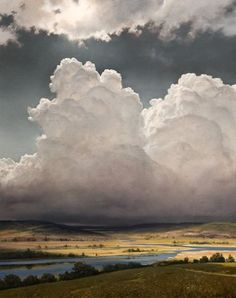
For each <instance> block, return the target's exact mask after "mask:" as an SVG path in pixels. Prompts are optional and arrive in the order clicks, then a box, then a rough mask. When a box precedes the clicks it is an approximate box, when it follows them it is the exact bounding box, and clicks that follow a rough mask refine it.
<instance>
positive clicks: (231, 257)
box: [226, 255, 235, 263]
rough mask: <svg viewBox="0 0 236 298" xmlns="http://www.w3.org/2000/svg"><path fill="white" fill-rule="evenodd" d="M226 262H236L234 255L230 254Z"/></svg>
mask: <svg viewBox="0 0 236 298" xmlns="http://www.w3.org/2000/svg"><path fill="white" fill-rule="evenodd" d="M226 262H228V263H234V262H235V259H234V257H233V256H231V255H229V256H228V258H227V259H226Z"/></svg>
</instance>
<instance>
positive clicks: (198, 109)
mask: <svg viewBox="0 0 236 298" xmlns="http://www.w3.org/2000/svg"><path fill="white" fill-rule="evenodd" d="M151 105H152V106H151V107H150V108H149V109H147V110H144V111H143V115H144V119H145V134H146V139H147V143H146V146H145V150H146V152H147V154H148V155H149V156H150V157H151V158H152V159H153V160H154V161H157V162H159V163H160V164H163V165H165V166H167V167H169V168H170V169H172V170H173V171H174V172H175V173H176V175H178V176H179V178H180V179H181V180H182V182H183V183H184V184H185V185H188V186H190V188H191V192H192V195H191V194H190V195H189V196H188V198H186V199H187V200H190V201H191V203H192V204H193V205H192V206H196V208H197V210H201V208H205V207H206V205H207V207H209V208H212V210H214V208H215V209H217V208H216V204H220V205H222V206H223V207H222V209H221V210H218V211H220V212H221V211H222V210H223V209H224V208H225V207H226V206H227V204H229V200H230V201H233V203H234V205H235V195H236V85H234V86H229V85H224V84H223V82H222V81H221V80H220V79H213V78H212V77H210V76H207V75H201V76H196V75H194V74H186V75H183V76H182V77H181V78H180V80H179V81H178V84H177V85H172V86H171V88H170V89H169V91H168V95H167V96H166V97H165V99H164V100H161V99H154V100H152V101H151ZM197 198H199V200H200V201H201V202H202V205H200V202H199V201H198V200H197ZM231 203H232V202H231ZM230 206H231V205H230ZM226 208H227V207H226ZM209 210H210V209H209ZM228 212H229V213H230V209H228Z"/></svg>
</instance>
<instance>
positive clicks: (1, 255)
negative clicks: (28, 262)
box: [0, 249, 63, 260]
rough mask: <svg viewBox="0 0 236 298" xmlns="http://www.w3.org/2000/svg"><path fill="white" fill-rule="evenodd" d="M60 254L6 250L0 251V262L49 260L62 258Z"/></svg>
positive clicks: (28, 250) (29, 250)
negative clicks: (10, 260)
mask: <svg viewBox="0 0 236 298" xmlns="http://www.w3.org/2000/svg"><path fill="white" fill-rule="evenodd" d="M62 256H63V255H61V254H55V253H53V254H51V253H47V252H44V251H35V250H31V249H27V250H19V251H14V250H6V251H0V259H1V260H9V259H39V258H51V257H62Z"/></svg>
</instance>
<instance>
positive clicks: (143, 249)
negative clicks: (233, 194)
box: [0, 222, 236, 258]
mask: <svg viewBox="0 0 236 298" xmlns="http://www.w3.org/2000/svg"><path fill="white" fill-rule="evenodd" d="M184 245H194V246H200V247H203V248H204V247H209V246H224V247H230V246H236V224H235V223H209V224H153V225H139V226H131V227H126V228H124V227H121V228H117V227H113V228H107V227H71V226H65V225H57V224H52V223H43V222H0V252H1V251H14V250H15V251H19V250H26V249H30V250H33V251H38V252H42V253H49V254H61V255H66V256H68V255H70V254H72V255H76V256H81V255H86V256H93V257H94V256H114V255H127V254H128V255H137V254H157V253H163V252H171V251H174V250H176V249H178V248H179V249H181V250H182V251H183V250H185V249H186V250H187V248H185V247H183V246H184ZM231 253H232V254H234V255H235V252H233V251H232V252H231ZM186 254H187V255H181V258H182V257H185V256H189V257H193V258H194V256H191V255H190V253H189V252H188V253H187V252H186Z"/></svg>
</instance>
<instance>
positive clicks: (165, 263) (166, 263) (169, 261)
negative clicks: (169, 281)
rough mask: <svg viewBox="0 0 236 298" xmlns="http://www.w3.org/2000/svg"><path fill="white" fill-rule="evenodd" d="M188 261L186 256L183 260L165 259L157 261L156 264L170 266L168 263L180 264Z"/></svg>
mask: <svg viewBox="0 0 236 298" xmlns="http://www.w3.org/2000/svg"><path fill="white" fill-rule="evenodd" d="M188 262H189V260H188V258H185V259H184V260H175V259H174V260H166V261H161V262H158V263H157V264H156V265H157V266H170V265H180V264H187V263H188Z"/></svg>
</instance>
